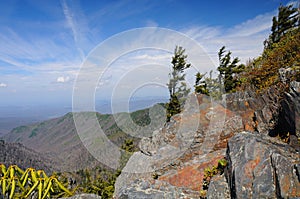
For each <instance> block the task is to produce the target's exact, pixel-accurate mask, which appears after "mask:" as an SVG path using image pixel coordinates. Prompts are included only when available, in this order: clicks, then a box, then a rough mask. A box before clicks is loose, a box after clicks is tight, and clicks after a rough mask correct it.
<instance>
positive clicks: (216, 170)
mask: <svg viewBox="0 0 300 199" xmlns="http://www.w3.org/2000/svg"><path fill="white" fill-rule="evenodd" d="M227 164H228V163H227V160H226V159H220V160H218V165H217V166H213V167H211V168H210V167H207V168H205V169H204V177H203V184H202V189H201V190H200V198H206V191H207V189H208V186H209V184H210V181H211V179H212V177H213V176H215V175H217V174H223V172H224V169H225V167H226V166H227Z"/></svg>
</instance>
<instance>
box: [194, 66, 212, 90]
mask: <svg viewBox="0 0 300 199" xmlns="http://www.w3.org/2000/svg"><path fill="white" fill-rule="evenodd" d="M204 77H205V74H201V73H199V72H198V73H197V74H196V82H195V86H194V87H195V93H199V94H205V95H209V91H208V88H207V83H206V81H205V80H203V78H204Z"/></svg>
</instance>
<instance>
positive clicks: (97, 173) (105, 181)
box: [76, 168, 121, 198]
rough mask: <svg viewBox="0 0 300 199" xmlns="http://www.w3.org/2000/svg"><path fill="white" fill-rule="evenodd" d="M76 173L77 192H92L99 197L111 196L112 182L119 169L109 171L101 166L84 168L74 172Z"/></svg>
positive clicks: (112, 191) (113, 182) (118, 173)
mask: <svg viewBox="0 0 300 199" xmlns="http://www.w3.org/2000/svg"><path fill="white" fill-rule="evenodd" d="M76 173H77V175H78V177H77V178H78V182H79V184H78V185H77V192H79V193H92V194H96V195H99V196H101V198H112V196H113V193H114V189H115V188H114V184H115V181H116V178H117V177H118V176H119V175H120V173H121V171H120V170H117V171H110V170H106V169H103V168H95V169H85V170H79V171H77V172H76Z"/></svg>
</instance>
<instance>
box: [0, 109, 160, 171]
mask: <svg viewBox="0 0 300 199" xmlns="http://www.w3.org/2000/svg"><path fill="white" fill-rule="evenodd" d="M159 106H160V105H155V106H153V108H152V112H153V110H154V112H155V111H156V110H158V109H157V108H155V107H159ZM76 114H81V115H83V116H87V115H89V114H95V115H96V117H97V119H98V122H99V124H100V126H101V128H102V130H103V131H104V132H105V134H106V136H107V137H108V138H109V140H110V141H111V142H113V143H114V144H115V145H117V146H119V147H121V145H122V144H123V143H124V142H125V140H126V139H133V140H134V142H135V143H137V142H138V140H139V138H134V137H132V136H130V135H129V134H126V133H125V132H128V131H130V128H131V126H128V125H127V124H128V116H130V117H129V118H131V119H132V120H133V121H134V123H136V124H137V126H139V127H140V129H143V127H144V126H145V125H148V124H150V122H151V120H150V118H149V109H144V110H139V111H135V112H132V113H118V114H115V115H112V114H100V113H95V112H82V113H76ZM154 115H155V114H154ZM115 118H117V119H118V121H119V122H118V124H116V119H115ZM120 124H121V126H122V129H123V130H124V129H125V130H124V131H125V132H123V130H121V129H120V127H119V126H120ZM126 125H127V126H126ZM156 128H157V124H156V123H155V122H154V123H153V124H152V123H151V125H150V127H149V128H148V129H149V130H150V131H149V134H151V133H152V132H151V131H154V130H155V129H156ZM98 130H99V129H97V128H89V130H88V131H89V132H93V133H97V131H98ZM143 133H145V132H143ZM2 139H3V140H5V141H6V142H16V143H22V144H23V145H24V146H26V147H28V148H30V149H33V150H35V151H37V152H38V153H40V154H43V155H46V156H47V157H50V158H51V160H52V161H53V162H54V163H55V164H54V165H53V168H54V170H56V171H75V170H79V169H83V168H92V167H94V166H96V165H99V164H100V163H99V162H98V161H97V160H96V159H95V158H94V157H93V156H92V155H91V154H90V153H89V151H88V150H87V149H86V148H85V146H84V145H83V143H82V142H81V140H80V138H79V135H78V134H77V130H76V127H75V123H74V119H73V113H68V114H66V115H64V116H62V117H59V118H54V119H50V120H46V121H43V122H39V123H35V124H32V125H23V126H19V127H17V128H14V129H13V130H12V131H11V132H10V133H8V134H6V135H5V136H3V137H2ZM89 139H93V138H89Z"/></svg>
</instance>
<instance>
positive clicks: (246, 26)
mask: <svg viewBox="0 0 300 199" xmlns="http://www.w3.org/2000/svg"><path fill="white" fill-rule="evenodd" d="M274 15H275V12H271V13H266V14H263V15H258V16H256V17H255V18H254V19H250V20H247V21H246V22H243V23H241V24H239V25H236V26H234V27H233V28H232V29H230V30H229V31H228V33H227V34H228V35H230V36H231V37H236V36H237V37H244V36H251V35H254V34H257V33H260V32H262V31H269V30H270V27H271V25H272V18H273V16H274Z"/></svg>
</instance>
